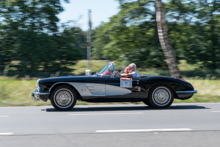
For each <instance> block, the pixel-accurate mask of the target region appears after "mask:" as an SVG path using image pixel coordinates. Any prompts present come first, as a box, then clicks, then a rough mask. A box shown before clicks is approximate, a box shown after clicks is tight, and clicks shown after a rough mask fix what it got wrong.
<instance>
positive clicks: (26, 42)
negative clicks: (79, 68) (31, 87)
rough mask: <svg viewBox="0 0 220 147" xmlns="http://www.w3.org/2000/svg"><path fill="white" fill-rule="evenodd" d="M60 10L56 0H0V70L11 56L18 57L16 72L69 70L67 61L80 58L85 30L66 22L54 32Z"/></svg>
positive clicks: (9, 61) (56, 27)
mask: <svg viewBox="0 0 220 147" xmlns="http://www.w3.org/2000/svg"><path fill="white" fill-rule="evenodd" d="M65 1H66V2H68V0H65ZM62 11H63V8H62V7H61V4H60V0H50V1H47V0H46V1H45V0H32V1H29V0H13V1H1V2H0V20H1V21H2V23H1V25H0V49H1V50H0V65H1V66H0V71H1V70H3V69H4V67H5V66H6V65H7V64H10V63H11V61H12V60H16V61H19V62H18V63H19V64H18V65H16V67H15V68H16V69H17V70H18V71H19V74H25V73H31V72H32V73H42V72H53V71H60V70H62V71H69V70H70V69H69V68H68V66H69V65H72V64H75V62H76V60H79V59H82V58H83V53H84V54H85V49H86V43H85V40H86V38H85V34H84V32H83V31H82V30H81V29H80V28H78V27H70V26H68V27H67V26H64V27H63V31H62V32H58V26H57V22H58V21H59V19H58V18H57V14H59V13H60V12H62ZM1 18H2V19H1Z"/></svg>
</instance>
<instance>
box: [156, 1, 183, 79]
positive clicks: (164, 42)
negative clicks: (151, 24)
mask: <svg viewBox="0 0 220 147" xmlns="http://www.w3.org/2000/svg"><path fill="white" fill-rule="evenodd" d="M155 8H156V21H157V30H158V36H159V40H160V44H161V47H162V49H163V52H164V55H165V57H166V62H167V65H168V68H169V71H170V75H171V76H172V77H176V78H181V77H182V75H181V73H180V71H179V68H178V66H177V62H176V57H175V55H174V52H173V49H172V47H171V45H170V43H169V38H168V28H167V24H166V19H165V8H164V5H163V3H162V2H161V0H155Z"/></svg>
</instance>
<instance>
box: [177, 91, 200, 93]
mask: <svg viewBox="0 0 220 147" xmlns="http://www.w3.org/2000/svg"><path fill="white" fill-rule="evenodd" d="M176 93H197V90H192V91H176Z"/></svg>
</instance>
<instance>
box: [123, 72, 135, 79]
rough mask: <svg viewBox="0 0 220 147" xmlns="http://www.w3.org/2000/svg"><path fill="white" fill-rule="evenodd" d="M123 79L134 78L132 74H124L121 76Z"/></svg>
mask: <svg viewBox="0 0 220 147" xmlns="http://www.w3.org/2000/svg"><path fill="white" fill-rule="evenodd" d="M120 75H121V76H122V77H126V78H132V77H133V75H132V74H131V73H129V74H125V73H123V74H120Z"/></svg>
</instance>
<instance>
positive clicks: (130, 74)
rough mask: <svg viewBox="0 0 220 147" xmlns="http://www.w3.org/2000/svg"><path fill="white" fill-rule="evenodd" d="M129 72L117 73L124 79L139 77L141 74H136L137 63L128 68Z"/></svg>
mask: <svg viewBox="0 0 220 147" xmlns="http://www.w3.org/2000/svg"><path fill="white" fill-rule="evenodd" d="M127 70H128V73H123V74H120V73H119V72H117V74H118V75H120V76H122V77H126V78H132V77H139V74H138V73H137V72H136V64H135V63H131V64H129V65H128V67H127Z"/></svg>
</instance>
